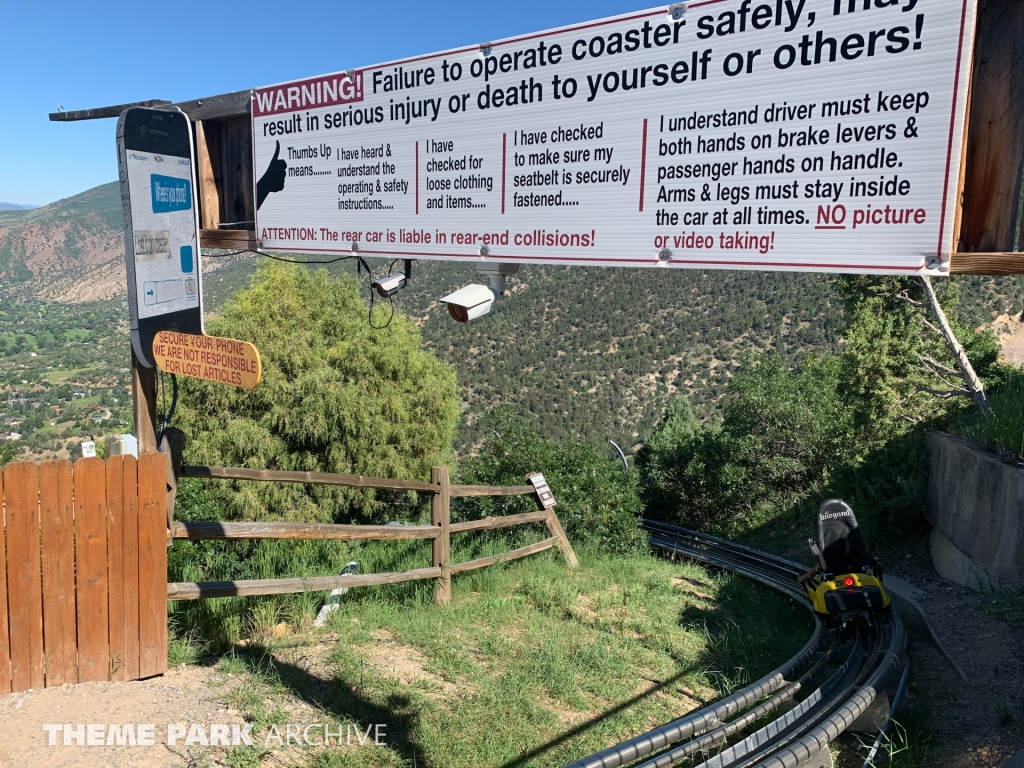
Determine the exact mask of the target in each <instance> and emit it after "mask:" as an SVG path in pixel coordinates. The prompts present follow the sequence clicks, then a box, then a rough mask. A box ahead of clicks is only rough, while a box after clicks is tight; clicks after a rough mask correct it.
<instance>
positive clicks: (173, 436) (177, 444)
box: [160, 427, 185, 547]
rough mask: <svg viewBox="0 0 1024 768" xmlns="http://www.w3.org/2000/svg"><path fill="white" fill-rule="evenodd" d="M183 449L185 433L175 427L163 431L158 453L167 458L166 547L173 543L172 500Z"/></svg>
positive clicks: (176, 493) (175, 493) (174, 494)
mask: <svg viewBox="0 0 1024 768" xmlns="http://www.w3.org/2000/svg"><path fill="white" fill-rule="evenodd" d="M184 449H185V433H184V432H182V431H181V430H180V429H177V428H176V427H168V428H167V429H165V430H164V433H163V436H162V437H161V439H160V452H161V453H162V454H163V455H164V456H166V457H167V546H168V547H169V546H171V544H173V543H174V541H173V538H172V535H171V532H172V531H173V530H174V500H175V498H176V497H177V495H178V476H179V475H180V474H181V453H182V451H183V450H184Z"/></svg>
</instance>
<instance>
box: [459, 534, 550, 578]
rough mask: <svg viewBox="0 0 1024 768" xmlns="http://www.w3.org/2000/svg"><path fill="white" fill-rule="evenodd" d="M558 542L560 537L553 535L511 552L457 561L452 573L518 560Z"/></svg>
mask: <svg viewBox="0 0 1024 768" xmlns="http://www.w3.org/2000/svg"><path fill="white" fill-rule="evenodd" d="M557 544H558V537H557V536H552V537H551V538H550V539H544V541H538V542H537V543H536V544H528V545H527V546H525V547H520V548H519V549H513V550H512V551H511V552H504V553H502V554H500V555H491V556H489V557H478V558H477V559H476V560H467V561H466V562H464V563H455V564H454V565H452V566H451V572H452V573H463V572H465V571H473V570H476V569H477V568H486V567H487V566H488V565H497V564H498V563H504V562H508V561H509V560H518V559H519V558H521V557H529V556H530V555H535V554H537V553H538V552H543V551H544V550H545V549H551V547H554V546H555V545H557Z"/></svg>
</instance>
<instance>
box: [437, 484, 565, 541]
mask: <svg viewBox="0 0 1024 768" xmlns="http://www.w3.org/2000/svg"><path fill="white" fill-rule="evenodd" d="M531 490H532V489H531ZM453 495H454V494H453ZM547 519H548V512H547V510H544V511H542V512H523V513H522V514H519V515H504V516H501V517H485V518H484V519H483V520H470V521H469V522H466V523H452V524H451V526H450V528H449V530H450V531H451V532H452V533H464V532H465V531H493V530H495V529H496V528H509V527H511V526H513V525H523V524H525V523H542V522H544V521H545V520H547Z"/></svg>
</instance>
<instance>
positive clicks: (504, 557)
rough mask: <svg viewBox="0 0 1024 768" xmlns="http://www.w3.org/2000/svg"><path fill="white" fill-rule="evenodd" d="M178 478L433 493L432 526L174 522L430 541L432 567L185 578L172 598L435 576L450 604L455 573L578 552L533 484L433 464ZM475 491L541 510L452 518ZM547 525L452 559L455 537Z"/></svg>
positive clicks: (267, 532)
mask: <svg viewBox="0 0 1024 768" xmlns="http://www.w3.org/2000/svg"><path fill="white" fill-rule="evenodd" d="M180 474H181V476H184V477H197V478H206V479H215V480H257V481H263V482H284V483H306V484H310V485H342V486H349V487H353V488H379V489H393V490H411V491H420V492H426V493H430V494H432V498H431V504H430V518H431V519H430V525H334V524H326V523H220V522H209V523H207V522H184V523H182V522H176V521H172V522H171V530H170V532H169V534H170V537H171V538H172V539H207V540H210V539H215V540H227V539H339V540H344V539H361V540H366V539H382V540H391V541H394V540H401V539H405V540H408V539H428V540H430V542H431V561H432V565H431V567H430V568H419V569H416V570H412V571H406V572H403V573H377V574H366V575H360V576H356V575H350V576H320V577H315V578H284V579H252V580H240V581H209V582H180V583H175V584H168V585H167V598H168V599H169V600H199V599H202V598H208V597H239V596H243V595H280V594H288V593H294V592H308V591H316V590H328V589H336V588H338V587H342V586H344V587H363V586H371V585H378V584H398V583H401V582H405V581H414V580H417V579H436V585H435V589H434V600H435V602H437V603H438V604H446V603H448V602H449V601H450V600H451V577H452V574H454V573H463V572H465V571H471V570H474V569H476V568H484V567H486V566H489V565H495V564H497V563H500V562H505V561H508V560H515V559H517V558H520V557H528V556H529V555H533V554H536V553H538V552H543V551H544V550H546V549H550V548H551V547H558V549H559V551H560V552H561V553H562V555H563V557H564V558H565V560H566V561H567V562H568V564H569V565H570V567H573V568H575V567H576V566H577V565H578V561H577V559H576V553H575V552H573V549H572V545H571V544H570V543H569V540H568V538H566V535H565V531H564V530H563V529H562V525H561V523H560V522H559V520H558V517H557V516H556V515H555V512H554V509H553V508H552V507H551V506H548V507H546V506H545V505H544V503H543V501H542V500H541V499H540V497H539V496H537V491H536V489H535V488H534V486H533V485H513V486H489V485H452V484H451V483H450V482H449V479H448V469H447V467H434V468H433V470H431V475H430V482H429V483H424V482H419V481H414V480H386V479H383V478H377V477H364V476H363V475H345V474H333V473H327V472H288V471H282V470H273V469H245V468H240V467H190V466H184V467H181V472H180ZM473 496H533V497H534V498H535V499H536V501H537V504H538V506H539V507H540V508H539V509H538V511H536V512H524V513H521V514H516V515H506V516H501V517H487V518H484V519H483V520H470V521H466V522H461V523H452V522H451V499H452V498H453V497H473ZM540 522H543V523H545V525H546V526H547V528H548V532H549V534H550V537H549V538H547V539H544V540H543V541H539V542H537V543H535V544H529V545H527V546H525V547H519V548H518V549H514V550H512V551H511V552H505V553H503V554H501V555H491V556H489V557H481V558H478V559H476V560H470V561H468V562H464V563H452V562H450V560H451V535H452V534H453V533H464V532H466V531H485V530H496V529H498V528H508V527H512V526H516V525H527V524H530V523H540Z"/></svg>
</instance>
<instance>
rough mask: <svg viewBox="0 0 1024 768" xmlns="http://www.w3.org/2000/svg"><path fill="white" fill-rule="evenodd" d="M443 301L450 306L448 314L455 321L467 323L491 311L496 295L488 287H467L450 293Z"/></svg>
mask: <svg viewBox="0 0 1024 768" xmlns="http://www.w3.org/2000/svg"><path fill="white" fill-rule="evenodd" d="M441 301H442V302H444V303H445V304H447V305H448V314H449V315H451V316H452V319H453V320H455V321H456V322H459V323H466V322H469V321H470V320H476V319H477V318H478V317H483V316H484V315H486V314H487V313H488V312H490V311H491V305H492V304H493V303H494V294H493V293H492V292H491V289H490V288H488V287H487V286H486V285H467V286H466V287H465V288H460V289H459V290H457V291H456V292H455V293H449V294H448V295H447V296H445V297H444V298H443V299H441Z"/></svg>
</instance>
